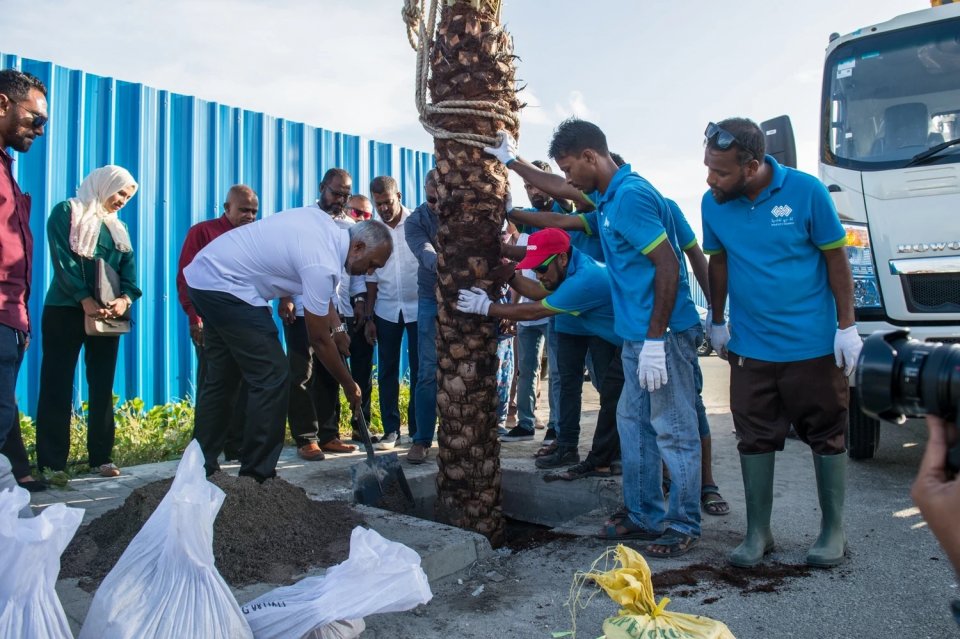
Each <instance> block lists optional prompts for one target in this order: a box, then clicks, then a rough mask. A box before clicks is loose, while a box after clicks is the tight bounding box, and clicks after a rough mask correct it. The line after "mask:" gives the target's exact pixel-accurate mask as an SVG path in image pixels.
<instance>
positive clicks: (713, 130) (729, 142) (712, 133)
mask: <svg viewBox="0 0 960 639" xmlns="http://www.w3.org/2000/svg"><path fill="white" fill-rule="evenodd" d="M703 137H704V141H705V142H709V141H710V140H711V139H713V138H716V143H715V144H716V145H717V148H718V149H720V150H721V151H726V150H727V149H729V148H730V147H731V146H733V143H734V142H736V143H737V144H739V145H740V146H744V145H743V143H742V142H740V140H738V139H737V136H735V135H734V134H733V133H730V132H729V131H727V130H726V129H725V128H723V127H722V126H720V125H719V124H715V123H714V122H711V123H710V124H708V125H707V130H706V131H704V132H703ZM744 148H746V147H744Z"/></svg>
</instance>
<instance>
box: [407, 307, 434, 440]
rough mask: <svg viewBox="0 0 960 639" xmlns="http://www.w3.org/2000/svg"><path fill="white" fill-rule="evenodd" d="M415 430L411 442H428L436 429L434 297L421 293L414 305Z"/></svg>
mask: <svg viewBox="0 0 960 639" xmlns="http://www.w3.org/2000/svg"><path fill="white" fill-rule="evenodd" d="M417 359H418V360H419V362H418V364H419V370H418V371H417V388H416V391H415V393H416V401H417V408H416V419H417V432H416V434H415V435H414V436H413V443H415V444H423V445H424V446H428V447H429V446H430V445H431V444H432V443H433V436H434V434H435V433H436V429H437V300H436V299H434V298H432V297H421V298H420V302H419V305H418V306H417Z"/></svg>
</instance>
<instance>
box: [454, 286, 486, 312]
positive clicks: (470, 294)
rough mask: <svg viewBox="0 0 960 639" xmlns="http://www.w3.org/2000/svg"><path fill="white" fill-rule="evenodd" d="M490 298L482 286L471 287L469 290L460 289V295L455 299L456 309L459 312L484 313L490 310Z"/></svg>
mask: <svg viewBox="0 0 960 639" xmlns="http://www.w3.org/2000/svg"><path fill="white" fill-rule="evenodd" d="M492 303H493V302H491V301H490V298H489V297H487V293H486V291H484V290H483V289H482V288H477V287H476V286H474V287H472V288H471V289H470V290H467V289H465V288H461V289H460V297H459V298H458V299H457V310H458V311H460V312H461V313H473V314H475V315H486V314H487V312H488V311H489V310H490V304H492Z"/></svg>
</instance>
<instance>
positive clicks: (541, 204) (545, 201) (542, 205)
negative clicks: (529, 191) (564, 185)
mask: <svg viewBox="0 0 960 639" xmlns="http://www.w3.org/2000/svg"><path fill="white" fill-rule="evenodd" d="M530 204H531V205H532V206H533V208H535V209H538V210H540V211H543V210H546V209H548V208H550V205H551V204H553V199H552V198H549V197H547V196H545V195H534V196H533V197H531V198H530Z"/></svg>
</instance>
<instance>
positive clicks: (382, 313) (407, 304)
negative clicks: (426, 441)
mask: <svg viewBox="0 0 960 639" xmlns="http://www.w3.org/2000/svg"><path fill="white" fill-rule="evenodd" d="M370 193H371V195H372V196H373V203H374V205H375V206H376V208H377V213H378V214H379V215H380V219H381V220H383V222H384V223H385V224H386V225H387V227H388V228H389V229H390V235H391V236H392V237H393V253H392V254H391V255H390V259H388V260H387V263H386V264H384V265H383V267H382V268H379V269H377V270H376V272H375V273H374V274H373V275H368V276H367V309H368V310H367V325H366V328H365V331H366V337H367V341H368V342H370V344H376V345H377V384H378V386H379V390H380V418H381V420H382V421H383V437H382V438H381V439H380V441H379V442H378V443H377V448H378V449H380V450H389V449H391V448H393V447H394V446H395V445H396V444H397V441H398V440H399V439H400V380H399V374H400V347H401V344H402V341H403V333H404V331H406V333H407V358H408V361H409V362H410V379H411V380H412V381H414V382H415V381H416V379H417V369H418V361H419V360H418V358H417V308H418V305H419V297H418V294H417V269H418V267H419V263H418V262H417V258H416V257H415V256H414V254H413V252H412V251H411V250H410V247H409V246H408V245H407V241H406V239H405V232H406V226H405V222H406V220H407V218H408V217H410V211H409V210H408V209H407V208H406V207H404V206H403V205H402V204H401V203H400V201H401V197H402V195H401V193H400V189H399V187H398V186H397V181H396V180H394V179H393V178H392V177H390V176H388V175H381V176H379V177H376V178H374V179H373V181H371V182H370ZM369 309H373V313H370V310H369ZM415 411H416V401H415V395H414V393H410V403H409V405H408V406H407V430H408V433H409V435H410V437H411V438H412V437H413V436H414V434H415V433H416V432H417V422H416V412H415Z"/></svg>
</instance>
